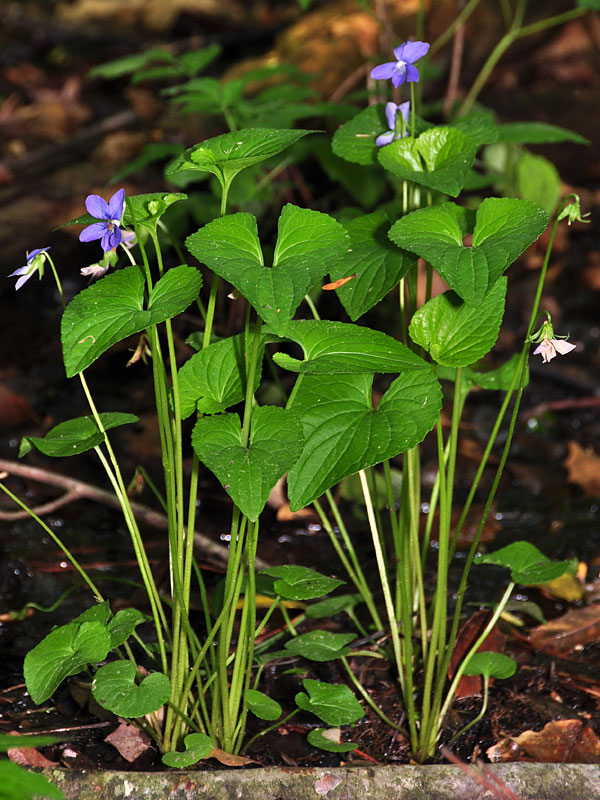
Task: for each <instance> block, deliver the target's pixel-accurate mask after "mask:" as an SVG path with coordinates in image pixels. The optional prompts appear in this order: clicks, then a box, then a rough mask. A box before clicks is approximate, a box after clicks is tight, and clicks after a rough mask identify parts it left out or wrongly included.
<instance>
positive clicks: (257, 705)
mask: <svg viewBox="0 0 600 800" xmlns="http://www.w3.org/2000/svg"><path fill="white" fill-rule="evenodd" d="M246 702H247V703H248V708H249V709H250V711H251V712H252V713H253V714H254V715H255V716H256V717H258V718H259V719H264V720H267V722H274V721H275V720H276V719H279V717H281V715H282V714H283V709H282V708H281V706H280V705H279V703H278V702H277V700H273V699H272V698H270V697H269V695H267V694H265V693H264V692H259V691H258V689H248V691H247V692H246Z"/></svg>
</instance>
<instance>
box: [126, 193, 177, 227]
mask: <svg viewBox="0 0 600 800" xmlns="http://www.w3.org/2000/svg"><path fill="white" fill-rule="evenodd" d="M178 200H187V194H183V193H181V192H177V193H175V192H156V193H155V194H137V195H132V196H128V197H127V203H126V204H125V211H124V213H123V224H124V225H127V226H129V227H131V228H132V229H133V214H132V213H131V211H132V209H133V212H134V213H135V221H136V223H137V224H138V226H139V227H140V228H145V229H146V230H148V231H150V232H151V233H155V232H156V228H157V226H158V220H159V219H160V218H161V217H162V215H163V214H164V213H165V211H166V210H167V209H168V208H169V206H172V205H173V203H176V202H177V201H178Z"/></svg>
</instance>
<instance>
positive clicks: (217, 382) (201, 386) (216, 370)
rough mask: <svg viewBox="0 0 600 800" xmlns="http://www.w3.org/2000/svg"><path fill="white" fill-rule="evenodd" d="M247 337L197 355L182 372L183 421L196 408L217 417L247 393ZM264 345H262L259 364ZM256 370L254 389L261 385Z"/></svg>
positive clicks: (232, 338) (180, 390) (231, 337)
mask: <svg viewBox="0 0 600 800" xmlns="http://www.w3.org/2000/svg"><path fill="white" fill-rule="evenodd" d="M245 347H246V337H245V336H244V334H243V333H239V334H238V335H237V336H230V337H229V338H227V339H221V341H220V342H215V343H214V344H211V345H209V346H208V347H206V348H205V349H204V350H201V351H200V352H198V353H195V354H194V355H193V356H192V357H191V358H190V359H189V360H188V361H186V362H185V364H184V365H183V366H182V367H181V369H180V370H179V401H180V413H181V416H182V418H183V419H185V418H186V417H189V415H190V414H191V413H192V412H193V411H194V409H197V410H198V411H199V412H200V413H202V414H217V413H218V412H220V411H225V409H227V408H229V407H230V406H233V405H235V404H236V403H239V402H241V401H242V400H243V399H244V397H245V394H246V353H245ZM263 349H264V344H261V349H260V353H259V357H258V359H259V365H260V364H261V363H262V353H263ZM260 376H261V370H260V368H259V369H257V370H256V377H255V382H254V390H255V391H256V389H257V388H258V384H259V383H260Z"/></svg>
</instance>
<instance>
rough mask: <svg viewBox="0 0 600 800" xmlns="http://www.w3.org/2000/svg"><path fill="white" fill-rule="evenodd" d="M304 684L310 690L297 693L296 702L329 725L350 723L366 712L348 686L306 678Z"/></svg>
mask: <svg viewBox="0 0 600 800" xmlns="http://www.w3.org/2000/svg"><path fill="white" fill-rule="evenodd" d="M302 685H303V686H304V688H305V689H306V691H307V692H308V694H304V692H299V693H298V694H297V695H296V704H297V705H298V706H299V707H300V708H301V709H302V710H303V711H310V712H312V713H313V714H316V716H317V717H319V719H322V720H323V722H326V723H327V724H328V725H350V724H351V723H352V722H356V721H357V720H359V719H360V718H361V717H364V715H365V712H364V711H363V708H362V706H361V704H360V703H359V702H358V700H357V699H356V697H355V696H354V695H353V694H352V692H351V691H350V689H349V688H348V686H345V685H342V684H333V683H322V682H321V681H313V680H312V679H311V678H306V679H305V680H303V681H302Z"/></svg>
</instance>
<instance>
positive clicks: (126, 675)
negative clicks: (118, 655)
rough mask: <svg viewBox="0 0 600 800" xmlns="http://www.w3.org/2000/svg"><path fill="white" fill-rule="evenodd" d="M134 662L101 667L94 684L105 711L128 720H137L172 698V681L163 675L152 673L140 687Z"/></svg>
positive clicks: (95, 692)
mask: <svg viewBox="0 0 600 800" xmlns="http://www.w3.org/2000/svg"><path fill="white" fill-rule="evenodd" d="M137 675H138V672H137V670H136V668H135V665H134V664H132V663H131V661H111V663H110V664H105V665H104V666H103V667H100V669H99V670H98V672H96V675H95V676H94V680H93V681H92V694H93V695H94V699H95V700H96V702H97V703H98V705H99V706H102V708H106V709H107V710H108V711H112V712H113V714H116V715H117V716H119V717H125V719H136V718H137V717H143V716H145V715H146V714H151V713H152V712H153V711H158V709H159V708H160V707H161V706H163V705H164V704H165V703H166V702H167V700H168V699H169V696H170V694H171V681H170V680H169V679H168V677H167V676H166V675H164V674H163V673H162V672H151V673H150V675H147V676H146V677H145V678H144V679H143V680H142V682H141V683H140V684H137V683H136V682H135V679H136V676H137Z"/></svg>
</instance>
